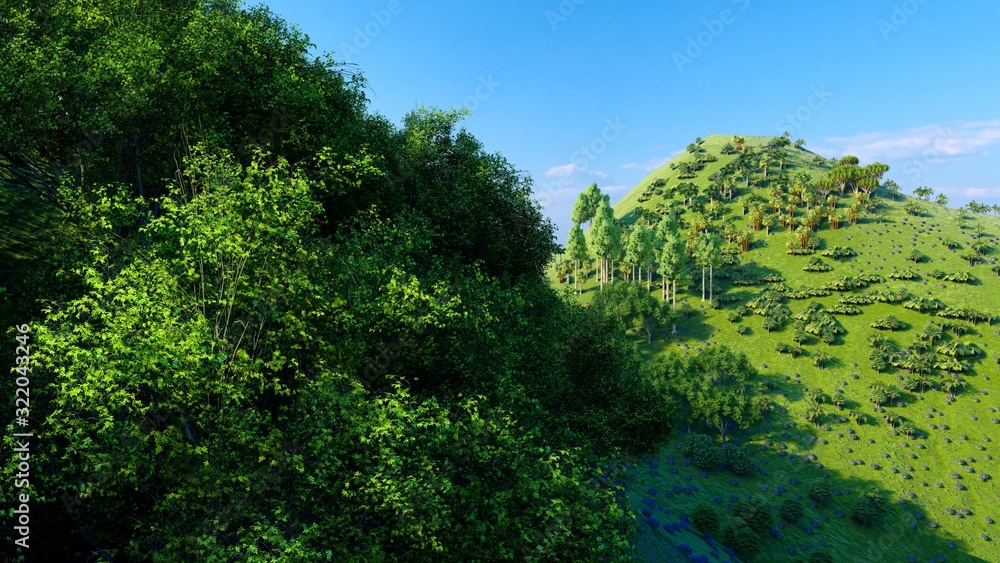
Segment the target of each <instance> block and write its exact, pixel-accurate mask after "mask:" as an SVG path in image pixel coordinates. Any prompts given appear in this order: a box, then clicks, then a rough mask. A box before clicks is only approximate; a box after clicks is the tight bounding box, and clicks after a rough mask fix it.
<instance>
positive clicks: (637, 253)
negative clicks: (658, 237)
mask: <svg viewBox="0 0 1000 563" xmlns="http://www.w3.org/2000/svg"><path fill="white" fill-rule="evenodd" d="M653 242H654V241H653V231H652V230H651V229H650V228H649V227H647V226H645V225H636V226H634V227H633V228H632V232H631V233H629V237H628V242H627V243H626V245H625V258H624V261H625V262H626V263H627V264H629V265H630V266H632V267H638V268H639V279H642V269H643V268H646V289H647V290H648V289H649V288H650V285H651V284H652V269H653V265H654V264H655V258H656V248H655V246H654V244H653Z"/></svg>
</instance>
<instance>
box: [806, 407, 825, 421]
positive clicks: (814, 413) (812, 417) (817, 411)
mask: <svg viewBox="0 0 1000 563" xmlns="http://www.w3.org/2000/svg"><path fill="white" fill-rule="evenodd" d="M823 414H824V413H823V407H821V406H819V405H813V406H811V407H810V408H809V409H808V410H807V411H806V414H805V419H806V420H808V421H809V422H811V423H812V425H813V426H819V423H820V422H822V420H823Z"/></svg>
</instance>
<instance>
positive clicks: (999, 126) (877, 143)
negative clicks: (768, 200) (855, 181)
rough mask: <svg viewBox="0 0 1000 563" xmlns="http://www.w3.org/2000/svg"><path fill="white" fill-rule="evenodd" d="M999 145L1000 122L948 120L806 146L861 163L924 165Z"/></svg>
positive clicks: (979, 151)
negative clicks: (910, 162) (913, 161)
mask: <svg viewBox="0 0 1000 563" xmlns="http://www.w3.org/2000/svg"><path fill="white" fill-rule="evenodd" d="M998 142H1000V120H992V121H952V122H946V123H938V124H931V125H923V126H920V127H912V128H909V129H902V130H898V131H875V132H868V133H858V134H856V135H851V136H848V137H830V138H828V139H825V143H826V144H828V145H832V146H830V147H810V148H811V150H813V151H814V152H817V153H826V154H836V155H838V156H841V155H845V154H853V155H855V156H857V157H858V158H860V159H861V160H862V161H863V162H871V161H873V160H883V161H885V160H906V159H914V158H920V159H921V160H922V161H924V162H927V163H934V162H946V161H953V160H956V159H958V158H961V157H964V156H967V155H971V154H976V153H982V152H984V149H985V148H986V147H989V146H991V145H994V144H996V143H998Z"/></svg>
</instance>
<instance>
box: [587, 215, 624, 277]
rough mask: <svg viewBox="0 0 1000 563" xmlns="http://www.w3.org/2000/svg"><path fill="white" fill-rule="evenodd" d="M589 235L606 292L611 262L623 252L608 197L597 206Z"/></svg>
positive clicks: (590, 244) (589, 242)
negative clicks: (605, 285)
mask: <svg viewBox="0 0 1000 563" xmlns="http://www.w3.org/2000/svg"><path fill="white" fill-rule="evenodd" d="M589 235H590V239H589V241H588V245H589V247H590V251H591V253H593V254H594V256H596V257H597V259H598V261H599V263H600V282H601V291H604V284H605V283H607V282H608V279H609V277H608V273H609V272H608V270H609V265H610V261H611V259H612V258H613V257H614V256H616V255H617V253H618V252H620V251H621V238H620V237H621V235H620V230H619V227H618V225H617V223H616V222H615V216H614V212H613V211H612V210H611V206H610V204H609V203H608V198H606V197H602V198H600V201H599V202H598V204H597V211H596V213H595V214H594V222H593V225H592V226H591V228H590V231H589Z"/></svg>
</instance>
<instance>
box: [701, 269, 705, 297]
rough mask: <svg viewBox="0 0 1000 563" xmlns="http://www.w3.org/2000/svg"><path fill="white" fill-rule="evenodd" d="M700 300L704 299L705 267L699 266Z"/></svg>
mask: <svg viewBox="0 0 1000 563" xmlns="http://www.w3.org/2000/svg"><path fill="white" fill-rule="evenodd" d="M701 300H702V301H704V300H705V267H704V266H702V267H701Z"/></svg>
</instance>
